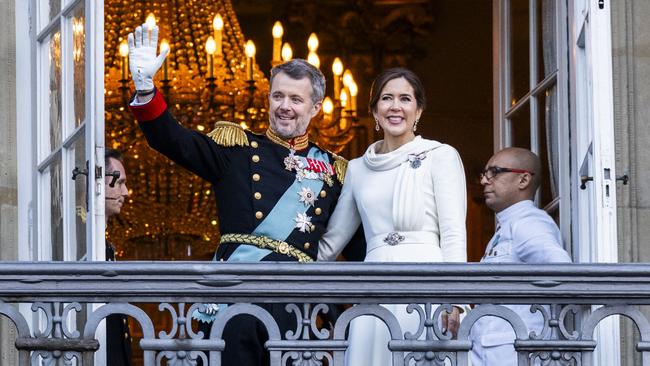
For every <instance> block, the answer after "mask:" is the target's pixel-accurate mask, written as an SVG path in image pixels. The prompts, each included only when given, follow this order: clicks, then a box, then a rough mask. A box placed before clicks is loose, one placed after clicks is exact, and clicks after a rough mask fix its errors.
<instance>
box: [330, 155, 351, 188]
mask: <svg viewBox="0 0 650 366" xmlns="http://www.w3.org/2000/svg"><path fill="white" fill-rule="evenodd" d="M332 155H334V171H335V172H336V178H337V179H338V180H339V183H341V184H343V182H344V181H345V172H346V171H347V170H348V161H347V160H346V159H345V158H343V157H341V156H338V155H336V154H332Z"/></svg>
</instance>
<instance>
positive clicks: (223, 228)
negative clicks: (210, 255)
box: [131, 92, 345, 261]
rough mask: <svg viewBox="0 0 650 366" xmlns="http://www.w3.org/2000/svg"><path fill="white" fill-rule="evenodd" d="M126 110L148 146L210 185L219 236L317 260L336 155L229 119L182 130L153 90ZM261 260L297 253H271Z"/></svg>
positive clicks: (228, 250)
mask: <svg viewBox="0 0 650 366" xmlns="http://www.w3.org/2000/svg"><path fill="white" fill-rule="evenodd" d="M131 110H132V112H133V113H134V115H135V117H136V119H137V120H138V122H139V125H140V128H141V129H142V131H143V132H144V135H145V137H146V139H147V142H148V143H149V145H150V146H151V147H152V148H154V149H155V150H157V151H159V152H160V153H162V154H163V155H165V156H167V157H168V158H169V159H171V160H173V161H174V162H176V163H177V164H179V165H180V166H182V167H184V168H186V169H188V170H189V171H191V172H193V173H195V174H197V175H198V176H200V177H201V178H203V179H205V180H207V181H209V182H211V183H212V184H213V187H214V192H215V196H216V201H217V207H218V214H219V229H220V232H221V235H222V236H224V235H226V234H254V235H256V236H263V237H268V238H271V239H274V240H278V241H284V242H286V243H288V244H289V245H290V246H291V247H293V248H297V249H298V250H300V251H301V252H303V253H304V254H307V255H308V256H309V257H311V259H313V260H315V259H316V256H317V251H318V240H319V238H320V237H321V235H322V234H323V232H324V230H325V228H326V227H327V222H328V220H329V217H330V215H331V214H332V212H333V210H334V207H335V206H336V202H337V199H338V197H339V194H340V192H341V186H342V182H343V178H344V168H343V170H341V169H336V168H340V167H341V164H335V162H336V160H337V159H338V160H342V159H341V158H339V157H336V156H335V155H334V154H332V153H330V152H327V151H325V150H323V149H321V148H319V147H318V146H316V145H315V144H313V143H311V142H310V143H308V145H307V147H306V148H304V149H302V150H297V151H295V153H293V154H292V150H290V149H289V147H288V146H283V145H282V144H281V143H278V142H277V141H274V140H272V139H271V138H269V137H268V136H267V135H260V134H255V133H252V132H250V131H248V130H244V129H242V128H241V127H239V126H238V125H236V124H232V123H228V122H219V123H217V125H218V126H217V128H216V129H215V131H213V132H212V133H211V134H208V135H206V134H203V133H200V132H198V131H193V130H190V129H186V128H184V127H183V126H181V125H180V124H179V123H178V121H177V120H176V119H175V118H174V117H173V116H172V115H171V113H170V112H169V111H168V110H167V105H166V103H165V101H164V99H163V97H162V95H161V93H158V92H156V94H155V95H154V98H153V99H152V101H151V102H149V103H147V104H144V105H139V106H133V105H132V106H131ZM344 163H345V162H343V167H345V165H344ZM335 165H337V166H336V167H335ZM298 166H300V167H302V168H300V169H299V168H298ZM337 171H338V173H337ZM239 246H240V245H239V244H227V245H220V246H219V248H218V250H217V253H216V256H215V259H217V260H228V259H229V257H230V256H231V255H232V253H233V252H234V251H236V250H237V248H238V247H239ZM246 247H250V246H249V245H246ZM258 260H264V261H295V260H296V258H294V257H292V256H289V255H285V254H281V253H280V252H278V251H270V252H269V253H268V254H267V255H265V256H264V257H263V258H258Z"/></svg>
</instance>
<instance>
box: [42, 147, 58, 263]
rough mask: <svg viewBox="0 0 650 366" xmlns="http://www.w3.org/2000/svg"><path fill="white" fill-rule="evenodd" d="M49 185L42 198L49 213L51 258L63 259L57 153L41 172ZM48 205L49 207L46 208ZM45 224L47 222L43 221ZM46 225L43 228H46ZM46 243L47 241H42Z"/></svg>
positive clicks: (45, 208)
mask: <svg viewBox="0 0 650 366" xmlns="http://www.w3.org/2000/svg"><path fill="white" fill-rule="evenodd" d="M43 175H44V177H45V178H46V179H45V180H46V182H48V183H49V187H46V188H45V189H46V192H45V194H46V195H47V197H45V199H44V200H43V208H44V210H48V209H49V213H50V220H49V221H50V222H49V224H50V225H49V229H50V243H49V244H50V245H51V253H52V258H51V259H52V260H54V261H60V260H63V187H62V183H63V182H62V180H61V155H60V154H57V156H56V157H55V158H54V160H53V161H52V163H51V164H50V165H49V166H48V167H47V168H46V169H45V171H44V172H43ZM48 206H49V208H48ZM45 224H46V225H47V222H46V223H45ZM47 229H48V228H47V226H46V227H43V230H47ZM44 244H45V245H47V243H44Z"/></svg>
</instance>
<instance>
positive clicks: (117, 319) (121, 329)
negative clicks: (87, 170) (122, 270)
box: [104, 148, 132, 366]
mask: <svg viewBox="0 0 650 366" xmlns="http://www.w3.org/2000/svg"><path fill="white" fill-rule="evenodd" d="M104 167H105V169H106V177H105V178H104V187H105V192H106V203H105V204H104V217H105V218H106V222H107V223H108V219H110V218H111V217H113V216H117V215H119V213H120V211H122V205H124V201H125V200H126V198H127V197H128V196H129V190H128V189H127V188H126V171H125V170H124V164H123V163H122V154H121V153H120V152H119V151H117V150H114V149H109V148H107V149H105V150H104ZM115 259H116V258H115V247H114V246H113V244H111V243H110V242H109V241H108V240H107V241H106V260H107V261H115ZM106 364H107V365H111V366H130V365H132V363H131V334H130V332H129V323H128V318H127V316H126V315H122V314H111V315H109V316H107V317H106Z"/></svg>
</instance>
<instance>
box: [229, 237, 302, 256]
mask: <svg viewBox="0 0 650 366" xmlns="http://www.w3.org/2000/svg"><path fill="white" fill-rule="evenodd" d="M220 243H221V244H224V243H236V244H247V245H254V246H256V247H258V248H261V249H270V250H272V251H274V252H276V253H280V254H284V255H288V256H290V257H293V258H296V259H297V260H298V262H303V263H306V262H313V261H314V260H313V259H312V258H311V257H310V256H308V255H307V254H305V253H303V252H302V251H300V250H299V249H297V248H295V247H292V246H291V245H289V243H287V242H284V241H280V240H275V239H271V238H267V237H266V236H257V235H251V234H224V235H222V236H221V242H220Z"/></svg>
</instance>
